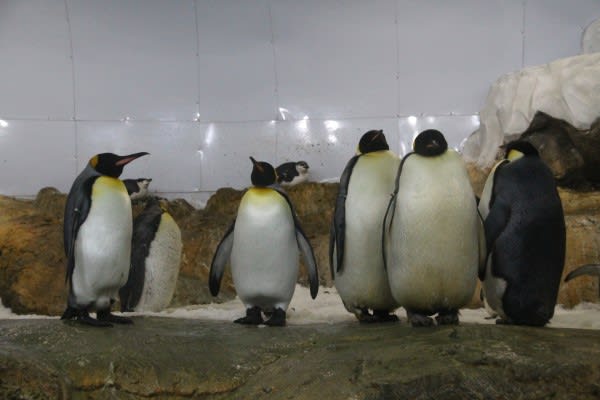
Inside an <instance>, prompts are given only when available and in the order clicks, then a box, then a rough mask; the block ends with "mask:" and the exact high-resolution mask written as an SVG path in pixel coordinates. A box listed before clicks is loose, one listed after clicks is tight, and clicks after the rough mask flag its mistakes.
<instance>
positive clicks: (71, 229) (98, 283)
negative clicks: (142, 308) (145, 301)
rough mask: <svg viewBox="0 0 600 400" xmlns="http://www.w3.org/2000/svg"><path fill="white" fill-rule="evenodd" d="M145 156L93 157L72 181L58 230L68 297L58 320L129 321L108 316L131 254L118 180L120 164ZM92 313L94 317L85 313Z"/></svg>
mask: <svg viewBox="0 0 600 400" xmlns="http://www.w3.org/2000/svg"><path fill="white" fill-rule="evenodd" d="M147 154H148V153H145V152H143V153H135V154H129V155H126V156H119V155H116V154H113V153H102V154H98V155H96V156H94V157H92V158H91V159H90V161H89V162H88V164H87V166H86V167H85V169H84V170H83V171H82V172H81V173H80V174H79V176H78V177H77V178H76V179H75V181H74V182H73V186H72V187H71V190H70V191H69V195H68V196H67V203H66V206H65V216H64V229H63V231H64V247H65V254H66V256H67V277H66V279H67V282H68V284H69V297H68V301H67V309H66V310H65V312H64V314H63V315H62V318H61V319H75V320H77V321H79V322H82V323H84V324H88V325H94V326H111V325H112V324H111V323H112V322H114V323H132V321H131V319H129V318H125V317H120V316H116V315H113V314H111V312H110V308H111V305H112V303H113V302H114V301H115V300H116V298H117V295H118V291H119V288H121V287H122V286H123V285H124V284H125V282H127V275H128V273H129V259H130V256H131V234H132V216H131V200H130V198H129V195H128V193H127V190H126V189H125V185H124V184H123V182H122V181H121V180H119V179H118V178H119V176H120V175H121V173H122V172H123V167H124V166H125V165H127V164H129V163H130V162H131V161H133V160H135V159H137V158H139V157H141V156H144V155H147ZM94 310H95V311H96V317H97V319H94V318H92V317H90V315H89V311H94Z"/></svg>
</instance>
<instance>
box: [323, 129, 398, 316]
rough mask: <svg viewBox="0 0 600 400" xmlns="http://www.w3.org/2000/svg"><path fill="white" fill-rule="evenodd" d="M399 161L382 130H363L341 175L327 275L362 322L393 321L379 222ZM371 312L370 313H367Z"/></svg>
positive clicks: (392, 299) (394, 304)
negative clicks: (354, 153)
mask: <svg viewBox="0 0 600 400" xmlns="http://www.w3.org/2000/svg"><path fill="white" fill-rule="evenodd" d="M399 164H400V159H399V158H398V157H397V156H396V155H395V154H394V153H392V152H391V151H390V150H389V145H388V143H387V141H386V138H385V135H384V134H383V131H381V130H371V131H368V132H367V133H365V134H364V135H363V136H362V137H361V139H360V141H359V144H358V154H357V155H355V156H354V157H352V158H351V159H350V161H348V164H347V165H346V168H345V169H344V171H343V173H342V176H341V178H340V187H339V190H338V194H337V197H336V202H335V211H334V216H333V223H332V227H331V237H330V241H329V262H330V266H331V276H332V277H333V278H334V283H335V287H336V288H337V291H338V293H339V295H340V297H341V298H342V303H343V304H344V307H346V310H348V311H349V312H351V313H353V314H354V315H355V316H356V318H357V319H358V320H359V321H360V322H387V321H397V320H398V317H396V315H394V314H391V313H392V312H393V311H394V310H395V309H396V308H397V307H398V304H397V303H396V301H395V300H394V297H393V296H392V293H391V291H390V287H389V283H388V278H387V274H386V271H385V269H384V266H383V255H382V253H381V246H382V243H381V226H382V223H383V217H384V215H385V210H386V206H387V205H388V201H389V199H390V194H391V193H392V192H393V191H394V181H395V178H396V171H397V170H398V166H399ZM371 310H372V313H371Z"/></svg>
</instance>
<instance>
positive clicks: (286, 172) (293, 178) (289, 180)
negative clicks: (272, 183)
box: [275, 161, 308, 186]
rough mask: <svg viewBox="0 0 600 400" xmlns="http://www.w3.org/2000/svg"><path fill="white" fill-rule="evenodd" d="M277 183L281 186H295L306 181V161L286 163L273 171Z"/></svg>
mask: <svg viewBox="0 0 600 400" xmlns="http://www.w3.org/2000/svg"><path fill="white" fill-rule="evenodd" d="M275 172H276V173H277V182H279V184H280V185H282V186H295V185H297V184H299V183H302V182H306V181H307V180H308V164H307V163H306V161H298V162H286V163H283V164H281V165H280V166H278V167H277V168H276V169H275Z"/></svg>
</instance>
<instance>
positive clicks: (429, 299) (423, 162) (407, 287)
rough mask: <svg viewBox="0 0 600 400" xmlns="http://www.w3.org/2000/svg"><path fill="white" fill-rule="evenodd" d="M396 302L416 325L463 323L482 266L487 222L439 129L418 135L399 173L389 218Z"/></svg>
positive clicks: (387, 245) (387, 248) (389, 263)
mask: <svg viewBox="0 0 600 400" xmlns="http://www.w3.org/2000/svg"><path fill="white" fill-rule="evenodd" d="M383 226H384V228H383V230H384V232H383V235H384V239H383V240H384V243H383V244H384V249H383V251H384V254H385V262H386V269H387V274H388V278H389V282H390V288H391V291H392V295H393V296H394V298H395V299H396V301H397V302H398V304H400V305H401V306H403V307H404V308H405V309H406V313H407V317H408V320H409V322H410V323H411V325H412V326H430V325H433V319H432V318H430V317H429V316H430V315H433V314H436V313H437V316H436V320H437V323H438V324H440V325H443V324H458V310H459V309H460V308H461V307H463V306H464V305H466V304H467V303H468V302H469V301H470V300H471V298H472V296H473V293H474V291H475V287H476V283H477V270H478V266H479V263H480V262H481V260H482V259H483V256H482V254H483V253H484V250H483V249H482V248H481V247H482V246H483V240H482V237H483V235H482V232H481V230H482V227H481V220H480V218H479V215H478V213H477V204H476V200H475V195H474V193H473V189H472V188H471V184H470V181H469V177H468V175H467V170H466V167H465V165H464V162H463V160H462V158H461V156H460V154H458V153H457V152H456V151H454V150H452V149H448V144H447V142H446V139H445V138H444V135H443V134H442V133H441V132H439V131H437V130H434V129H428V130H425V131H423V132H421V133H419V134H418V135H417V137H416V138H415V140H414V143H413V152H411V153H409V154H407V155H406V156H405V157H404V158H403V159H402V162H401V164H400V167H399V168H398V173H397V176H396V186H395V190H394V195H393V196H392V198H391V200H390V202H389V205H388V210H387V212H386V216H385V219H384V224H383Z"/></svg>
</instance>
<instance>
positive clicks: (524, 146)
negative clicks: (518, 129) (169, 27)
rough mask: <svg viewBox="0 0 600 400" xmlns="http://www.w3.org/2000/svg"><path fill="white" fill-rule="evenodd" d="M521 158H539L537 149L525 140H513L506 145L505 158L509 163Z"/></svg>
mask: <svg viewBox="0 0 600 400" xmlns="http://www.w3.org/2000/svg"><path fill="white" fill-rule="evenodd" d="M523 156H536V157H538V156H539V153H538V151H537V149H536V148H535V147H534V146H533V145H532V144H531V143H529V142H527V141H525V140H515V141H512V142H510V143H508V144H507V145H506V155H505V158H506V159H508V160H509V161H514V160H518V159H519V158H521V157H523Z"/></svg>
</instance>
